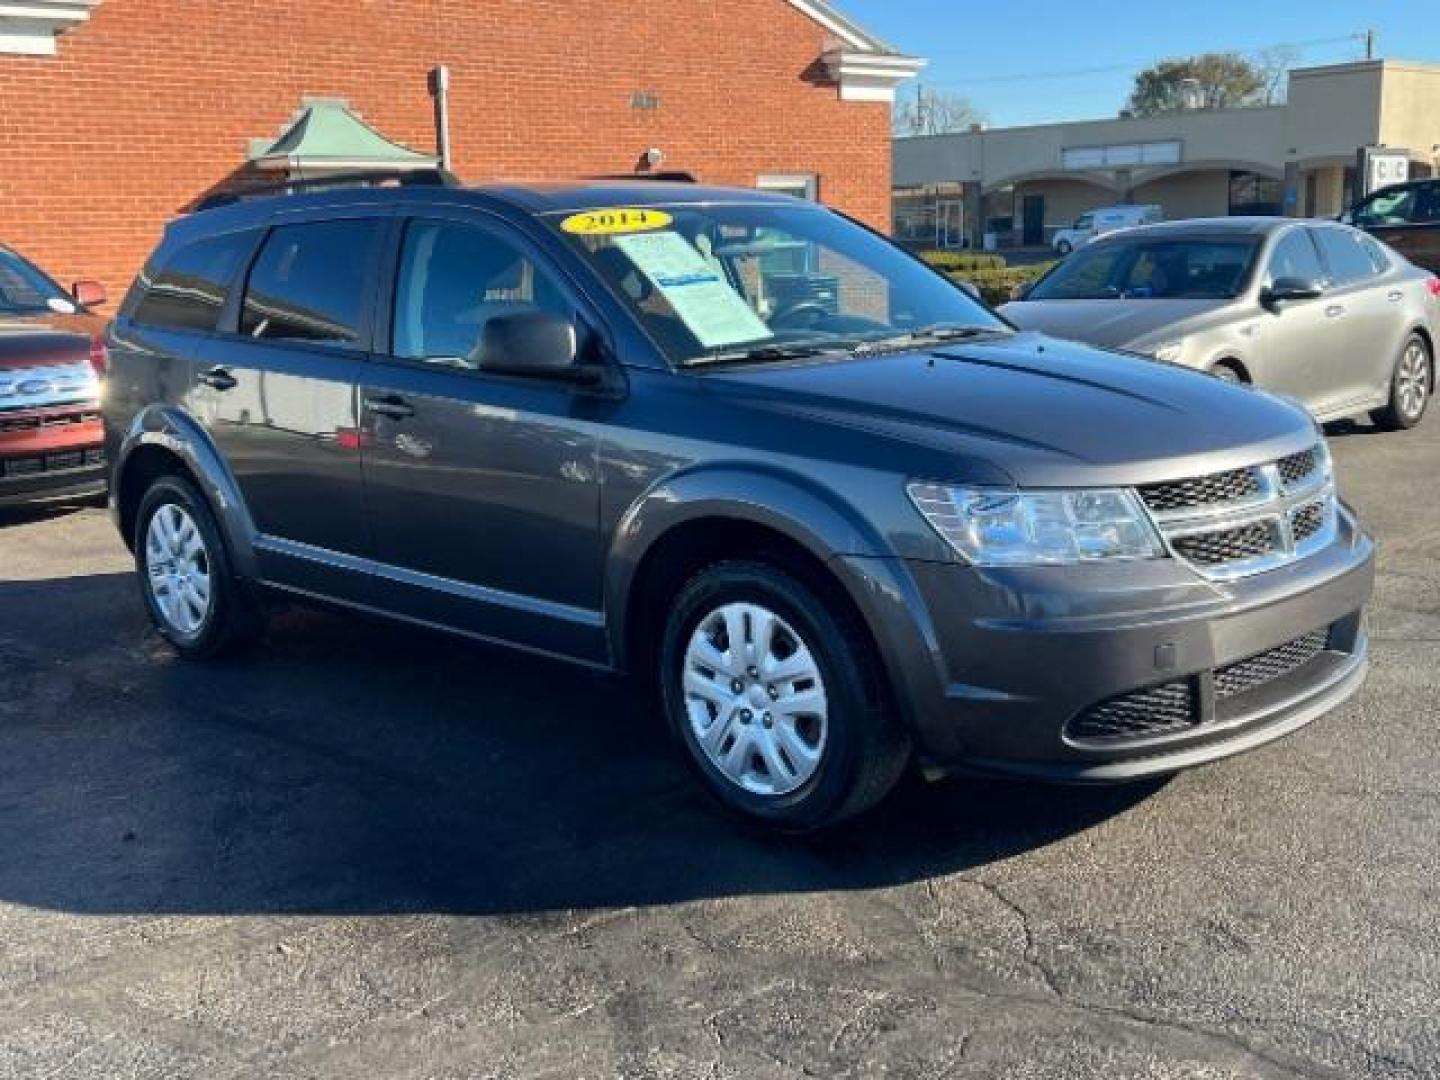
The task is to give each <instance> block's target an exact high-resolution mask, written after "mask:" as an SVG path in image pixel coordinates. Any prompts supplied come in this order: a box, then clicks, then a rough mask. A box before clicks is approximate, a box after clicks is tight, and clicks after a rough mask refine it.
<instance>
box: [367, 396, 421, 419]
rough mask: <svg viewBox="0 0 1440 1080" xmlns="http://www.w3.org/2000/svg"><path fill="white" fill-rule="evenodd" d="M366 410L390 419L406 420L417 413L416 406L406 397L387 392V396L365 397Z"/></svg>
mask: <svg viewBox="0 0 1440 1080" xmlns="http://www.w3.org/2000/svg"><path fill="white" fill-rule="evenodd" d="M365 411H366V412H370V413H374V414H375V415H376V416H383V417H385V418H386V419H389V420H405V419H408V418H409V417H412V416H414V415H415V406H413V405H411V404H410V403H409V402H407V401H406V400H405V399H404V398H401V397H396V396H395V395H394V394H387V395H386V396H385V397H378V398H371V397H367V398H366V399H365Z"/></svg>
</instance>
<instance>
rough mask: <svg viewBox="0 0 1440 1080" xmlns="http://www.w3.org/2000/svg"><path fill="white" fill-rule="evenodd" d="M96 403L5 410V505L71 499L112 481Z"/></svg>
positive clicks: (1, 426)
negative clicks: (108, 479) (78, 406)
mask: <svg viewBox="0 0 1440 1080" xmlns="http://www.w3.org/2000/svg"><path fill="white" fill-rule="evenodd" d="M102 440H103V433H102V431H101V427H100V420H99V418H98V416H96V415H95V414H94V407H93V406H87V407H86V408H85V409H84V411H77V410H76V409H75V407H74V406H69V407H65V408H52V409H41V410H30V411H27V412H18V411H17V412H4V413H0V507H10V506H32V505H36V504H40V503H49V502H65V501H73V500H76V499H84V498H90V497H92V496H95V495H99V494H100V493H101V492H103V491H104V490H105V487H106V469H105V450H104V446H103V445H102Z"/></svg>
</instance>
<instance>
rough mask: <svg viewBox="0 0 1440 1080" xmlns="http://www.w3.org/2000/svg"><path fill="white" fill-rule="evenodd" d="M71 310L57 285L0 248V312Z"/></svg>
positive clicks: (73, 308)
mask: <svg viewBox="0 0 1440 1080" xmlns="http://www.w3.org/2000/svg"><path fill="white" fill-rule="evenodd" d="M52 301H53V302H54V303H53V304H52ZM74 310H75V305H74V304H73V303H71V301H70V297H69V296H67V295H66V294H65V291H64V290H63V289H61V288H60V286H59V285H57V284H55V282H53V281H51V280H50V279H49V278H48V277H46V276H45V274H43V273H42V272H41V271H40V270H39V269H37V268H36V267H35V266H33V265H32V264H30V263H28V262H26V261H25V260H24V259H22V258H21V257H20V256H19V255H16V254H15V253H14V252H13V251H6V250H5V249H3V248H0V315H23V314H27V313H29V312H35V311H74Z"/></svg>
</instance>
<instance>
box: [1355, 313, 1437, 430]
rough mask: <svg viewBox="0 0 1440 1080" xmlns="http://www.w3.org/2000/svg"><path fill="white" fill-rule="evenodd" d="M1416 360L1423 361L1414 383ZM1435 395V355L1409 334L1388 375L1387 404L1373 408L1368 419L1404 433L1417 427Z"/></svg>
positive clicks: (1418, 337) (1419, 338)
mask: <svg viewBox="0 0 1440 1080" xmlns="http://www.w3.org/2000/svg"><path fill="white" fill-rule="evenodd" d="M1416 359H1421V360H1423V364H1422V367H1423V374H1422V376H1421V381H1420V383H1419V384H1418V398H1417V395H1416V389H1417V384H1416V382H1415V381H1414V378H1413V377H1412V376H1411V374H1410V372H1411V371H1413V364H1414V362H1415V361H1416ZM1434 392H1435V356H1434V354H1433V353H1432V352H1431V350H1430V346H1429V345H1428V344H1427V343H1426V341H1425V339H1424V338H1423V337H1421V336H1420V335H1419V334H1411V335H1410V336H1409V337H1408V338H1406V339H1405V344H1404V345H1402V346H1400V355H1399V356H1397V357H1396V358H1395V367H1394V369H1393V370H1392V371H1391V373H1390V403H1389V404H1388V405H1386V406H1385V408H1383V409H1376V410H1375V411H1374V412H1372V413H1371V414H1370V419H1372V420H1374V421H1375V423H1376V424H1377V425H1378V426H1380V427H1382V428H1384V429H1385V430H1387V431H1404V430H1406V429H1407V428H1412V427H1414V426H1415V425H1416V424H1418V423H1419V422H1420V420H1421V418H1422V417H1423V416H1424V415H1425V409H1426V407H1427V406H1429V404H1430V397H1431V395H1432V394H1433V393H1434Z"/></svg>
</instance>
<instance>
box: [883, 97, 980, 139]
mask: <svg viewBox="0 0 1440 1080" xmlns="http://www.w3.org/2000/svg"><path fill="white" fill-rule="evenodd" d="M984 122H985V114H984V113H983V112H981V111H980V110H979V109H977V108H976V107H975V106H974V105H972V104H971V103H970V101H969V99H968V98H964V97H961V96H960V95H959V94H952V93H948V92H946V91H944V90H933V89H930V88H928V87H924V86H916V87H915V93H914V94H913V95H911V96H909V97H905V98H902V99H900V100H899V101H897V102H895V111H894V114H893V126H894V130H895V134H896V135H897V136H899V137H902V138H903V137H905V136H909V135H946V134H948V133H950V132H952V131H967V130H969V128H970V127H971V126H973V125H975V124H981V123H984Z"/></svg>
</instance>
